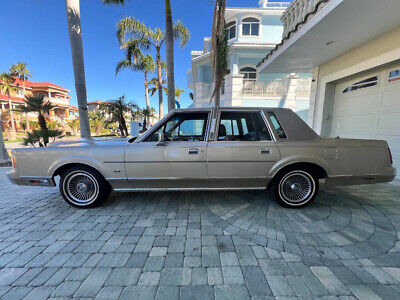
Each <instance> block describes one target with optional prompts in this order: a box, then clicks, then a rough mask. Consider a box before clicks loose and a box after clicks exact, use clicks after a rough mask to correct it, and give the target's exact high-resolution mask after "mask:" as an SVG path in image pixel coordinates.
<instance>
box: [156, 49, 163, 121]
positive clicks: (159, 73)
mask: <svg viewBox="0 0 400 300" xmlns="http://www.w3.org/2000/svg"><path fill="white" fill-rule="evenodd" d="M156 49H157V57H156V63H157V77H158V117H159V119H160V120H161V119H162V117H163V94H162V93H163V89H162V88H163V86H162V71H161V54H160V47H157V48H156Z"/></svg>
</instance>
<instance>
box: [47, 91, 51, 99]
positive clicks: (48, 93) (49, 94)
mask: <svg viewBox="0 0 400 300" xmlns="http://www.w3.org/2000/svg"><path fill="white" fill-rule="evenodd" d="M47 95H48V97H49V98H50V99H51V92H50V91H48V92H47ZM50 99H49V100H50Z"/></svg>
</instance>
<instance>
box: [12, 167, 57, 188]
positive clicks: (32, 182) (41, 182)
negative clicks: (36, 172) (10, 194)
mask: <svg viewBox="0 0 400 300" xmlns="http://www.w3.org/2000/svg"><path fill="white" fill-rule="evenodd" d="M7 177H8V179H9V180H10V181H11V183H12V184H16V185H27V186H56V183H55V181H54V179H53V178H51V177H35V176H19V175H18V174H17V172H15V171H14V170H13V171H10V172H7Z"/></svg>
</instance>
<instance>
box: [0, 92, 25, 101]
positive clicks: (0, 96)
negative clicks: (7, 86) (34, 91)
mask: <svg viewBox="0 0 400 300" xmlns="http://www.w3.org/2000/svg"><path fill="white" fill-rule="evenodd" d="M0 100H6V101H8V96H7V95H3V94H0ZM11 101H13V102H21V103H24V102H25V100H24V99H23V98H19V97H13V96H11Z"/></svg>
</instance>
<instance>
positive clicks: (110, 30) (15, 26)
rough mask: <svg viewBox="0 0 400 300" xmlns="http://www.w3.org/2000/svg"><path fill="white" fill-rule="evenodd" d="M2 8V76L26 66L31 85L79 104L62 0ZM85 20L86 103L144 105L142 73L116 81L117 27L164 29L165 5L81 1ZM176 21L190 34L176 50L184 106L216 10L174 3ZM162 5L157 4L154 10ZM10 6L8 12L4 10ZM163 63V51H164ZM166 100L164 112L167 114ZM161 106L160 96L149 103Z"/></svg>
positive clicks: (234, 1)
mask: <svg viewBox="0 0 400 300" xmlns="http://www.w3.org/2000/svg"><path fill="white" fill-rule="evenodd" d="M0 1H2V2H3V3H2V4H0V7H1V8H2V9H1V13H0V14H1V18H0V28H1V37H2V43H1V44H2V45H1V47H0V72H4V71H7V70H8V68H9V67H10V65H11V64H13V63H16V62H19V61H21V62H26V63H28V67H29V69H30V70H31V72H32V73H33V78H32V80H33V81H50V82H52V83H55V84H58V85H61V86H63V87H66V88H68V89H70V90H71V93H70V94H71V95H72V101H71V104H73V105H76V95H75V88H74V77H73V70H72V60H71V54H70V45H69V39H68V31H67V21H66V12H65V1H64V0H18V1H13V3H12V4H7V5H6V4H5V2H4V1H3V0H0ZM80 2H81V21H82V32H83V47H84V55H85V68H86V84H87V93H88V101H93V100H108V99H114V98H117V97H118V96H121V95H122V94H124V95H126V97H127V99H128V100H130V101H134V102H136V103H137V104H139V105H141V106H144V104H145V97H144V87H143V74H142V73H140V72H135V73H134V72H130V71H122V72H121V73H120V74H119V75H118V76H117V77H115V65H116V63H117V61H118V60H120V59H121V58H123V51H122V50H120V49H119V46H118V42H117V39H116V37H115V24H116V23H117V22H118V21H119V20H120V19H121V18H123V17H125V16H132V17H135V18H137V19H140V20H142V21H143V22H144V23H145V24H146V25H148V26H151V27H160V28H162V29H164V24H165V20H164V1H162V0H157V1H149V0H130V1H129V0H128V1H127V2H128V3H127V5H125V6H122V7H116V6H104V5H103V4H102V3H101V1H100V0H81V1H80ZM171 2H172V5H173V18H174V20H182V22H183V23H184V24H185V25H186V26H187V27H188V28H189V30H190V32H191V39H190V41H189V42H188V44H187V45H186V47H185V48H183V49H181V48H179V47H177V48H176V50H175V74H176V75H175V76H176V86H177V87H180V88H183V89H185V93H184V94H183V96H182V98H181V103H182V106H183V107H186V106H188V105H190V104H191V100H190V99H189V89H188V88H187V85H186V72H187V70H189V69H190V51H191V50H201V49H202V40H203V37H204V36H210V32H211V22H212V14H213V7H212V5H211V4H210V1H209V0H172V1H171ZM156 3H158V4H159V5H156ZM5 6H7V7H5ZM228 6H231V7H232V6H244V7H248V6H253V7H257V6H258V0H228ZM162 52H163V53H162V55H163V59H164V57H165V48H163V50H162ZM166 102H167V101H166V99H165V101H164V107H165V108H164V111H166ZM150 104H151V106H153V107H155V108H157V107H158V97H157V96H156V95H155V96H154V97H153V98H152V99H151V100H150Z"/></svg>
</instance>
